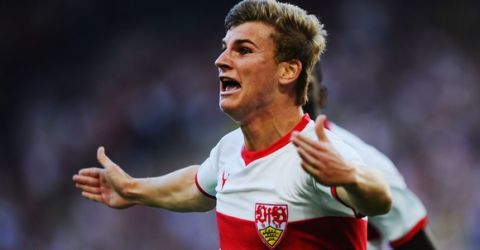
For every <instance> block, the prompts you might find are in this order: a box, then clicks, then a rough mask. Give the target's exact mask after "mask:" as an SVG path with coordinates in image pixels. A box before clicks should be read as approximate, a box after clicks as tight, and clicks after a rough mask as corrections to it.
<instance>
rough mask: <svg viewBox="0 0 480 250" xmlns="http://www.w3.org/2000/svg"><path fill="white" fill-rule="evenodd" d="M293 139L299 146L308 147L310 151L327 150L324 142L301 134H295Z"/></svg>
mask: <svg viewBox="0 0 480 250" xmlns="http://www.w3.org/2000/svg"><path fill="white" fill-rule="evenodd" d="M291 141H292V142H293V144H294V145H295V146H297V147H308V148H310V151H311V150H313V151H325V147H324V144H323V143H322V142H319V141H316V140H313V139H310V138H308V137H306V136H304V135H301V134H298V133H297V134H293V135H292V139H291Z"/></svg>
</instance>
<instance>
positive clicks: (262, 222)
mask: <svg viewBox="0 0 480 250" xmlns="http://www.w3.org/2000/svg"><path fill="white" fill-rule="evenodd" d="M287 223H288V206H287V205H282V204H280V205H279V204H263V203H257V204H255V226H256V227H257V232H258V235H259V236H260V238H261V239H262V241H263V243H265V245H267V246H268V247H269V248H274V247H275V246H276V245H278V243H279V242H280V240H281V239H282V236H283V235H284V232H285V230H286V228H287Z"/></svg>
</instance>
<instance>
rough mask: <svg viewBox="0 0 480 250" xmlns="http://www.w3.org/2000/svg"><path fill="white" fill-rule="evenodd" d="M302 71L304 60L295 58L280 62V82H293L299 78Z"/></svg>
mask: <svg viewBox="0 0 480 250" xmlns="http://www.w3.org/2000/svg"><path fill="white" fill-rule="evenodd" d="M300 72H302V62H300V60H298V59H293V60H290V61H287V62H281V63H280V79H279V82H280V84H282V85H283V84H291V83H293V82H295V81H296V80H297V79H298V76H299V75H300Z"/></svg>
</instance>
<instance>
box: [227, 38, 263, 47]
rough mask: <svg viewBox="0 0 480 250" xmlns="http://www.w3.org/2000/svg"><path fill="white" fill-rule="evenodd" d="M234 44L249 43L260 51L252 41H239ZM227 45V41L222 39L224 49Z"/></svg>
mask: <svg viewBox="0 0 480 250" xmlns="http://www.w3.org/2000/svg"><path fill="white" fill-rule="evenodd" d="M233 43H234V44H242V43H249V44H251V45H253V46H254V47H255V48H257V49H258V46H257V45H256V44H255V43H254V42H252V41H251V40H250V39H237V40H235V41H234V42H233ZM226 44H227V43H226V42H225V39H222V47H226Z"/></svg>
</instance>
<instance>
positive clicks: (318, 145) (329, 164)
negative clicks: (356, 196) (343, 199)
mask: <svg viewBox="0 0 480 250" xmlns="http://www.w3.org/2000/svg"><path fill="white" fill-rule="evenodd" d="M325 121H326V116H325V115H320V116H319V117H318V118H317V120H316V122H315V132H316V134H317V137H318V141H317V140H313V139H310V138H308V137H306V136H304V135H301V134H300V133H298V132H294V133H292V137H291V139H290V140H291V141H292V143H293V144H294V145H295V146H296V147H297V150H298V154H299V155H300V158H301V159H302V161H301V165H302V168H303V169H304V170H305V171H307V173H309V174H310V175H312V176H313V177H314V178H315V180H317V182H319V183H320V184H322V185H325V186H343V185H348V184H351V183H354V178H355V170H356V169H355V167H353V166H351V165H349V164H347V163H346V162H345V161H344V160H343V159H342V157H341V156H340V155H339V154H338V153H337V152H336V151H335V149H334V148H333V146H332V144H331V143H330V141H329V140H328V138H327V136H326V134H325V125H324V124H325Z"/></svg>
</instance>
